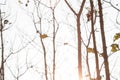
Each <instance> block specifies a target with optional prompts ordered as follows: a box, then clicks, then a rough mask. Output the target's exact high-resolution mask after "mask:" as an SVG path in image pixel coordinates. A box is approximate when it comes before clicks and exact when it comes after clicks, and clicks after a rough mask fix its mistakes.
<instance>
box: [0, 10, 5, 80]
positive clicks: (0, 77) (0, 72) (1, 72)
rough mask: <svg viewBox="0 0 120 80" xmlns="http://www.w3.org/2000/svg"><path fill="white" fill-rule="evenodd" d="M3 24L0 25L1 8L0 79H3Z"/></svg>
mask: <svg viewBox="0 0 120 80" xmlns="http://www.w3.org/2000/svg"><path fill="white" fill-rule="evenodd" d="M2 30H3V25H2V16H1V10H0V33H1V59H2V60H1V68H0V79H1V80H5V79H4V76H5V75H4V43H3V31H2Z"/></svg>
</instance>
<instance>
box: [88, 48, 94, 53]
mask: <svg viewBox="0 0 120 80" xmlns="http://www.w3.org/2000/svg"><path fill="white" fill-rule="evenodd" d="M87 51H88V53H95V51H94V49H93V48H87Z"/></svg>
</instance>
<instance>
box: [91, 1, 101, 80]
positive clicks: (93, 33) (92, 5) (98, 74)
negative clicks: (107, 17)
mask: <svg viewBox="0 0 120 80" xmlns="http://www.w3.org/2000/svg"><path fill="white" fill-rule="evenodd" d="M90 6H91V29H92V36H93V46H94V48H93V49H94V51H95V52H94V53H95V64H96V73H97V78H96V79H97V80H100V71H99V59H98V53H97V46H96V38H95V31H94V18H93V13H94V10H93V8H94V4H93V0H90Z"/></svg>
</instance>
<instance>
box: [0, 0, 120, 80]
mask: <svg viewBox="0 0 120 80" xmlns="http://www.w3.org/2000/svg"><path fill="white" fill-rule="evenodd" d="M21 1H22V2H23V4H19V3H18V0H7V2H6V4H7V5H6V6H5V5H4V6H1V7H2V10H3V11H6V12H7V13H6V15H10V16H8V17H7V18H5V19H8V20H9V22H10V23H12V24H10V25H6V27H9V26H10V28H9V29H8V30H6V31H5V32H4V36H5V37H4V43H5V46H6V47H5V49H6V51H5V53H6V55H5V57H6V56H7V55H9V53H10V52H12V51H13V52H16V51H17V50H19V49H21V48H22V47H24V46H26V45H27V47H26V48H25V49H23V50H22V51H20V52H19V53H17V54H13V55H11V56H10V58H8V61H7V64H5V65H8V66H9V67H10V69H8V66H6V70H5V71H6V75H5V76H6V80H15V79H14V77H13V75H15V76H17V74H18V75H19V74H21V73H23V72H24V71H25V70H26V63H27V66H33V68H30V69H29V70H28V71H27V72H26V73H25V74H24V75H23V76H22V77H20V80H40V78H41V79H42V80H45V79H43V78H42V73H41V72H43V71H44V69H43V53H42V49H41V45H40V41H39V35H38V34H37V33H36V31H35V28H34V24H33V16H32V15H31V13H32V12H35V8H34V7H33V5H34V4H33V1H32V0H30V3H29V4H28V7H26V6H25V3H24V2H26V0H21ZM41 1H42V2H43V3H46V4H48V3H47V2H45V1H44V0H41ZM46 1H47V0H46ZM118 1H119V0H118ZM70 2H71V4H73V7H74V8H75V10H76V11H77V10H78V8H79V4H78V3H79V1H78V0H77V1H76V2H72V0H71V1H70ZM116 2H117V1H116ZM0 3H4V0H0ZM48 5H49V4H48ZM86 6H88V5H86ZM108 6H109V5H107V4H104V7H108ZM40 10H41V15H42V20H43V21H42V23H43V33H46V34H48V36H49V37H48V38H46V39H45V40H44V42H45V45H46V49H47V52H48V53H47V55H48V56H47V58H48V64H49V66H50V67H51V66H52V62H51V60H52V55H51V54H52V50H51V47H52V46H51V45H52V43H51V42H52V31H51V30H52V28H51V26H52V25H51V23H48V22H47V20H48V21H50V20H51V12H50V11H51V10H50V9H47V8H45V7H43V6H41V9H40ZM55 11H56V14H55V16H56V19H57V21H58V23H60V24H59V26H60V28H59V30H58V33H57V37H56V49H57V51H56V53H57V54H56V55H57V56H56V58H57V60H56V80H77V41H76V32H75V31H76V27H75V26H76V23H75V16H74V15H73V14H72V13H71V11H70V10H69V9H68V8H67V6H66V4H65V3H64V2H63V0H61V2H60V3H59V4H58V6H57V8H56V10H55ZM84 12H86V10H84ZM104 14H105V16H104V21H105V32H106V36H107V37H106V40H107V46H108V50H109V51H108V52H109V53H110V45H111V44H112V43H113V36H114V34H115V33H116V32H119V29H117V27H119V26H120V25H117V24H115V18H116V17H115V15H116V10H114V9H113V8H110V7H108V8H104ZM83 18H84V19H86V18H85V14H83ZM46 19H47V20H46ZM36 21H38V19H36ZM82 22H85V21H82ZM89 25H90V24H89V22H88V24H85V25H84V24H81V26H83V27H82V31H83V33H82V36H85V35H86V33H85V31H86V30H85V27H84V26H86V27H89ZM96 27H99V26H97V25H96ZM88 29H89V30H90V28H88ZM88 29H87V32H88V31H89V30H88ZM98 31H99V28H98ZM96 34H97V36H96V37H97V44H98V50H99V51H101V44H100V36H99V32H98V33H96ZM6 36H7V37H6ZM83 39H84V41H85V42H86V43H87V40H86V39H87V38H86V37H83ZM32 40H33V42H31V43H30V44H28V43H29V42H30V41H32ZM64 43H68V45H64ZM116 43H119V41H118V42H116ZM90 46H92V45H90ZM83 50H84V49H83ZM83 53H85V52H84V51H83ZM93 56H94V55H93V54H90V60H89V62H90V63H93V62H94V61H93ZM26 57H27V62H26ZM84 57H85V54H84ZM116 58H118V59H117V61H116ZM119 59H120V56H119V51H118V52H116V53H115V54H113V55H112V56H111V57H110V58H109V61H110V70H112V67H113V66H114V63H115V62H116V63H118V60H119ZM83 62H85V60H83ZM90 66H91V67H92V71H91V72H92V74H93V72H94V67H95V65H94V64H91V65H90ZM84 67H85V66H84ZM118 67H120V64H119V63H118V64H116V65H115V68H114V69H113V76H115V77H116V78H118V79H120V76H119V74H120V69H118ZM17 68H20V71H19V73H18V71H17ZM10 70H11V71H12V72H13V75H12V74H11V72H10ZM83 72H84V76H85V75H86V70H84V71H83ZM93 76H94V75H93ZM112 80H113V79H112Z"/></svg>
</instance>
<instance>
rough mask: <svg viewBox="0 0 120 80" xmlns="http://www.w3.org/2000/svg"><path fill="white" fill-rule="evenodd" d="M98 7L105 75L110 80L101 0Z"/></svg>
mask: <svg viewBox="0 0 120 80" xmlns="http://www.w3.org/2000/svg"><path fill="white" fill-rule="evenodd" d="M98 6H99V16H100V17H99V18H100V29H101V36H102V45H103V54H104V56H103V58H104V65H105V75H106V80H110V74H109V63H108V56H107V48H106V38H105V32H104V22H103V12H102V4H101V0H98Z"/></svg>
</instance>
